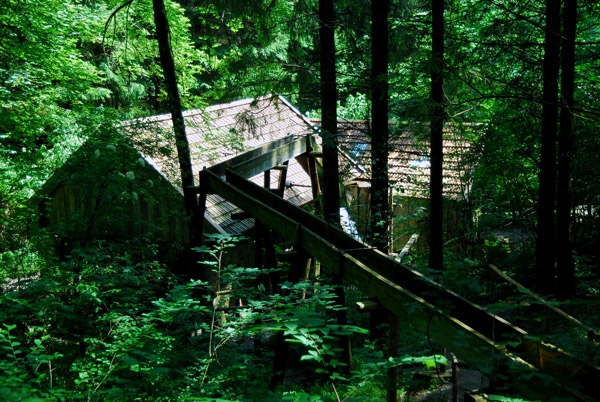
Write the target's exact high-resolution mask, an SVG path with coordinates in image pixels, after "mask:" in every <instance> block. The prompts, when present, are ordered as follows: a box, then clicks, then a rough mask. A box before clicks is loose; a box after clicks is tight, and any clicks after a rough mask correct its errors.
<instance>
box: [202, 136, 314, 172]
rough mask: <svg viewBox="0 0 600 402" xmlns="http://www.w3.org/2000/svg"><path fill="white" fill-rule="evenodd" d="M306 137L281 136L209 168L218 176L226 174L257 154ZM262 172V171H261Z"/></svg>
mask: <svg viewBox="0 0 600 402" xmlns="http://www.w3.org/2000/svg"><path fill="white" fill-rule="evenodd" d="M301 139H304V137H300V138H298V137H297V136H293V135H289V136H287V137H285V138H281V139H279V140H275V141H271V142H269V143H267V144H264V145H262V146H259V147H256V148H253V149H251V150H250V151H248V152H244V153H243V154H240V155H237V156H235V157H233V158H231V159H228V160H226V161H224V162H221V163H218V164H216V165H214V166H211V167H209V168H207V170H210V171H211V172H213V173H214V174H216V175H217V176H221V177H223V176H225V171H226V170H227V169H229V168H231V167H233V166H236V165H239V164H240V163H242V162H244V161H247V160H250V159H254V158H256V157H257V156H260V155H263V154H265V153H268V152H271V151H273V150H275V149H277V148H280V147H282V146H285V145H286V144H289V143H291V142H294V141H298V140H301ZM259 173H260V172H259Z"/></svg>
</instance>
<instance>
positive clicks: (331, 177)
mask: <svg viewBox="0 0 600 402" xmlns="http://www.w3.org/2000/svg"><path fill="white" fill-rule="evenodd" d="M333 3H334V2H333V0H319V41H320V46H321V52H320V57H321V63H320V69H321V114H322V117H321V129H322V134H321V136H322V138H323V198H324V199H323V209H324V211H323V212H324V215H325V219H326V220H327V221H328V222H329V223H333V224H336V225H339V222H340V189H339V168H338V165H339V162H338V150H337V145H338V140H337V90H336V72H335V37H334V34H335V13H334V8H333Z"/></svg>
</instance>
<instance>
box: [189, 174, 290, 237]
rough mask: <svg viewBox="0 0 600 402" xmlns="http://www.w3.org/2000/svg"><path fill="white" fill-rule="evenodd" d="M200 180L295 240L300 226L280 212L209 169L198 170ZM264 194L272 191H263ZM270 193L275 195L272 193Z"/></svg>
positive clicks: (259, 219) (256, 217) (253, 215)
mask: <svg viewBox="0 0 600 402" xmlns="http://www.w3.org/2000/svg"><path fill="white" fill-rule="evenodd" d="M200 180H201V182H202V183H206V185H207V186H208V188H210V190H211V191H214V192H215V193H217V194H219V195H220V196H221V197H223V198H225V199H226V200H228V201H230V202H231V203H232V204H234V205H236V206H237V207H239V208H241V209H243V210H244V211H246V212H248V213H249V214H250V215H251V216H252V217H253V218H255V219H256V220H258V221H260V222H262V223H264V224H265V225H268V226H269V227H271V228H273V229H274V230H276V231H277V232H279V233H281V234H282V235H283V236H284V237H285V238H286V239H287V240H289V241H290V242H293V243H295V242H296V239H297V237H298V233H299V226H300V225H299V224H298V223H296V222H294V221H292V220H290V219H288V218H287V217H286V216H285V215H283V214H282V213H280V212H278V211H275V210H274V209H272V208H271V207H269V206H267V205H265V204H264V203H262V202H261V201H259V200H257V199H256V198H254V197H251V196H248V195H247V194H245V193H243V192H242V191H240V190H239V189H237V188H235V187H234V186H232V185H231V184H229V183H226V182H224V181H223V180H221V179H220V178H219V177H218V176H217V175H215V174H214V173H212V172H211V171H209V170H203V171H202V172H200ZM265 194H272V193H270V192H268V191H265ZM272 195H273V196H274V197H277V196H276V195H274V194H272ZM278 198H279V197H278Z"/></svg>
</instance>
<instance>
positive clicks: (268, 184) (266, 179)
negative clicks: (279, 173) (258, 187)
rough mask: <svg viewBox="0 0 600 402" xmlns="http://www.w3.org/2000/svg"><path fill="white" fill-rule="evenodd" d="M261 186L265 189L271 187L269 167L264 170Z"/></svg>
mask: <svg viewBox="0 0 600 402" xmlns="http://www.w3.org/2000/svg"><path fill="white" fill-rule="evenodd" d="M263 187H264V188H266V189H270V188H271V169H267V170H265V172H264V184H263Z"/></svg>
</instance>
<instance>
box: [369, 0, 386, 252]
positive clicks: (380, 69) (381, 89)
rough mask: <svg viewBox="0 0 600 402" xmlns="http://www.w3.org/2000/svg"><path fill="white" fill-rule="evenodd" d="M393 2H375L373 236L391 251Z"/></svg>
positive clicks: (372, 127) (373, 40) (372, 69)
mask: <svg viewBox="0 0 600 402" xmlns="http://www.w3.org/2000/svg"><path fill="white" fill-rule="evenodd" d="M389 8H390V4H389V0H372V1H371V10H372V18H373V21H372V24H371V34H372V45H371V51H372V52H373V53H372V63H373V65H372V68H371V74H372V75H371V80H372V88H373V89H372V94H371V96H372V100H371V102H372V108H371V124H372V126H371V233H372V235H373V239H372V244H373V245H374V246H375V247H377V248H378V249H379V250H381V251H383V252H387V250H388V227H389V224H388V222H389V219H390V211H389V209H390V207H389V200H388V187H389V179H388V135H389V134H388V128H389V125H388V99H389V96H388V59H389V54H388V53H389V50H388V22H387V18H388V13H389Z"/></svg>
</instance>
